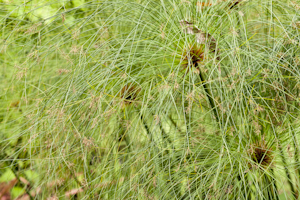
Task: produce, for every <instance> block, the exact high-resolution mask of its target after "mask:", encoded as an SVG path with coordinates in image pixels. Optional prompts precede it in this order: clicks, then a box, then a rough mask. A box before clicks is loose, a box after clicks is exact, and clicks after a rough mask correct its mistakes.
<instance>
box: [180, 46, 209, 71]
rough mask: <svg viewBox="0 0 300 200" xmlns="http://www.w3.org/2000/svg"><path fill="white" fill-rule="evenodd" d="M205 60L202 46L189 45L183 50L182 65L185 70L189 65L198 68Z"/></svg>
mask: <svg viewBox="0 0 300 200" xmlns="http://www.w3.org/2000/svg"><path fill="white" fill-rule="evenodd" d="M204 59H205V54H204V48H203V46H202V45H197V44H193V45H189V46H188V47H187V48H185V49H184V53H183V56H182V65H183V66H184V67H185V68H187V67H188V66H189V65H190V66H193V67H196V68H198V67H199V65H200V63H201V62H203V61H204Z"/></svg>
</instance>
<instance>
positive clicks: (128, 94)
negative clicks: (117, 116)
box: [121, 83, 140, 104]
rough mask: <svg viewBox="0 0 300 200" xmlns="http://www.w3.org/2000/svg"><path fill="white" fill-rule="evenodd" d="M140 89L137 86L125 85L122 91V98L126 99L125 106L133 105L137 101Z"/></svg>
mask: <svg viewBox="0 0 300 200" xmlns="http://www.w3.org/2000/svg"><path fill="white" fill-rule="evenodd" d="M139 92H140V89H139V88H137V86H136V85H134V84H132V83H130V84H127V85H125V86H124V87H123V88H122V90H121V98H122V99H124V102H125V104H131V103H132V102H133V101H134V100H136V98H137V95H138V93H139Z"/></svg>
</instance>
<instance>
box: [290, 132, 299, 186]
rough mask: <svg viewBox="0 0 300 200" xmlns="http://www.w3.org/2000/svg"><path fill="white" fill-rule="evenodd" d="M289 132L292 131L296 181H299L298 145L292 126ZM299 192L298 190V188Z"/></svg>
mask: <svg viewBox="0 0 300 200" xmlns="http://www.w3.org/2000/svg"><path fill="white" fill-rule="evenodd" d="M291 130H292V137H293V141H294V142H293V145H294V148H295V152H294V153H295V156H294V157H295V162H296V169H295V170H296V173H298V181H299V180H300V169H299V166H298V165H299V148H298V143H297V140H296V139H297V138H296V134H295V130H294V129H293V126H291ZM298 187H299V186H298ZM298 190H299V188H298Z"/></svg>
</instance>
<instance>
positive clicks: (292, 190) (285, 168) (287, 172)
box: [278, 144, 297, 199]
mask: <svg viewBox="0 0 300 200" xmlns="http://www.w3.org/2000/svg"><path fill="white" fill-rule="evenodd" d="M278 148H279V152H280V156H281V160H282V163H283V166H284V171H285V174H286V176H287V181H288V183H289V186H290V188H291V193H292V194H293V196H294V199H297V194H296V193H295V188H294V184H293V183H292V177H291V174H290V171H289V169H288V165H287V162H286V159H285V156H284V153H283V150H282V147H281V145H280V144H278Z"/></svg>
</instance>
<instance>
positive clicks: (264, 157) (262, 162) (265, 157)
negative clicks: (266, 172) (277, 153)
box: [249, 141, 274, 169]
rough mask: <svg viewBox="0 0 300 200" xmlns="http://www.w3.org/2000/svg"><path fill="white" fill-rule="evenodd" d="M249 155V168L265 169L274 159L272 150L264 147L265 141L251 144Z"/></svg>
mask: <svg viewBox="0 0 300 200" xmlns="http://www.w3.org/2000/svg"><path fill="white" fill-rule="evenodd" d="M249 155H250V159H251V162H250V168H252V167H253V165H254V167H255V168H257V167H259V168H260V169H266V168H268V167H269V166H271V164H272V161H273V158H274V156H273V153H272V149H271V148H269V147H268V146H267V145H266V143H265V141H259V142H255V143H254V144H252V145H251V146H250V149H249Z"/></svg>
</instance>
